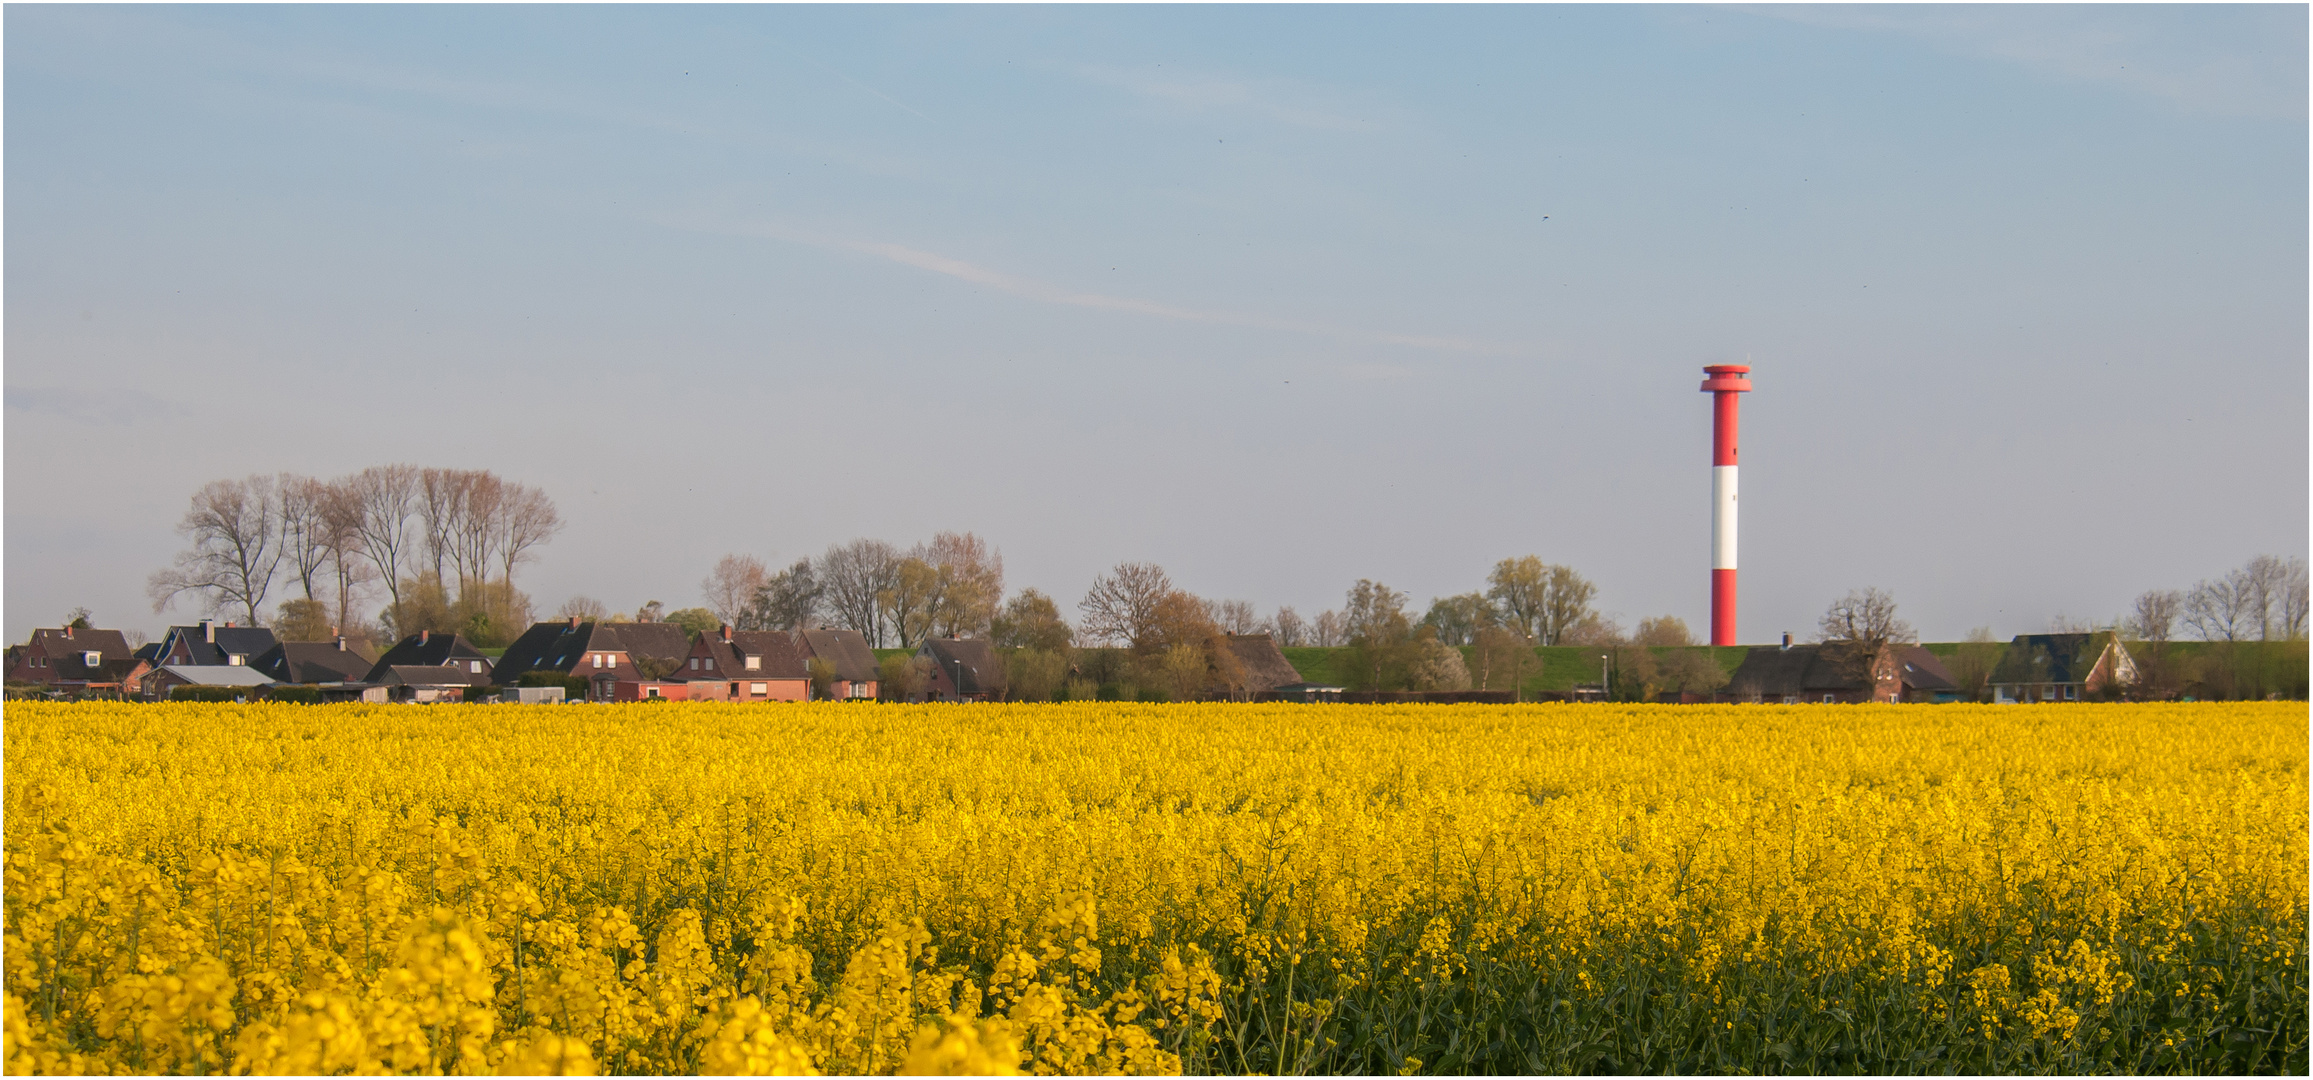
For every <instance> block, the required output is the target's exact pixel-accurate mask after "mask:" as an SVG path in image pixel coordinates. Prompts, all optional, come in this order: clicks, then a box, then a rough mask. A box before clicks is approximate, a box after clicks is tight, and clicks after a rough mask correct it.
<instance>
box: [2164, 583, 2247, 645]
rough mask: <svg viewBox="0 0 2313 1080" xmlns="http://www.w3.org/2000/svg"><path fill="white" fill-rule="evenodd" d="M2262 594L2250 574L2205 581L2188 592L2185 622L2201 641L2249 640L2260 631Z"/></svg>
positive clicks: (2186, 595)
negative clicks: (2259, 604) (2259, 593)
mask: <svg viewBox="0 0 2313 1080" xmlns="http://www.w3.org/2000/svg"><path fill="white" fill-rule="evenodd" d="M2260 599H2261V597H2259V596H2258V594H2257V588H2256V585H2255V584H2254V583H2253V582H2251V581H2250V580H2249V576H2248V574H2247V573H2245V572H2243V571H2240V570H2235V571H2233V572H2232V573H2229V574H2226V575H2225V576H2223V577H2221V578H2217V579H2216V580H2214V581H2208V580H2203V581H2200V582H2198V583H2196V584H2195V585H2194V586H2193V587H2192V588H2191V589H2190V590H2188V591H2187V592H2186V593H2185V599H2184V611H2183V616H2184V624H2185V627H2186V629H2189V630H2191V631H2192V633H2193V636H2194V637H2197V638H2199V639H2201V640H2202V641H2247V640H2249V639H2250V638H2251V637H2253V636H2254V635H2255V634H2256V633H2257V631H2258V622H2259V619H2260V617H2261V616H2262V615H2263V612H2261V611H2260V610H2259V609H2258V601H2259V600H2260Z"/></svg>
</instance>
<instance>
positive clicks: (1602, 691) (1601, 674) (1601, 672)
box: [1598, 650, 1607, 705]
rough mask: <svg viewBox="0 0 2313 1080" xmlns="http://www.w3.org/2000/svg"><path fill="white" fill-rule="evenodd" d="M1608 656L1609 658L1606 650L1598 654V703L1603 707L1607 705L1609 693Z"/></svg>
mask: <svg viewBox="0 0 2313 1080" xmlns="http://www.w3.org/2000/svg"><path fill="white" fill-rule="evenodd" d="M1606 656H1607V654H1606V652H1605V651H1604V650H1600V651H1599V654H1598V702H1599V704H1601V705H1603V704H1605V703H1606V693H1607V685H1606Z"/></svg>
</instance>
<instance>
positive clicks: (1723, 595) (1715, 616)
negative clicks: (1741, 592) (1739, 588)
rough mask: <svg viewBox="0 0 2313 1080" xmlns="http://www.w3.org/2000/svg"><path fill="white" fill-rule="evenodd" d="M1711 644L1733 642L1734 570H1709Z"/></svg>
mask: <svg viewBox="0 0 2313 1080" xmlns="http://www.w3.org/2000/svg"><path fill="white" fill-rule="evenodd" d="M1711 644H1713V645H1733V644H1735V572H1734V571H1733V570H1713V571H1711Z"/></svg>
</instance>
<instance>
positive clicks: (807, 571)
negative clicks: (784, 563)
mask: <svg viewBox="0 0 2313 1080" xmlns="http://www.w3.org/2000/svg"><path fill="white" fill-rule="evenodd" d="M825 592H826V589H825V587H824V586H822V585H821V584H820V583H819V575H818V574H817V572H816V571H814V570H813V569H812V568H811V560H809V559H797V560H795V565H793V566H790V567H788V568H787V569H785V570H781V571H779V572H778V573H776V574H773V575H771V576H770V577H768V578H766V579H764V581H763V585H762V587H761V588H758V589H756V590H755V598H754V599H753V600H752V601H749V603H748V604H747V610H746V611H744V612H742V613H741V615H740V621H739V628H740V629H742V630H804V629H809V628H810V626H811V624H812V622H813V621H814V620H816V619H817V618H818V616H819V609H820V604H821V598H822V596H823V594H824V593H825Z"/></svg>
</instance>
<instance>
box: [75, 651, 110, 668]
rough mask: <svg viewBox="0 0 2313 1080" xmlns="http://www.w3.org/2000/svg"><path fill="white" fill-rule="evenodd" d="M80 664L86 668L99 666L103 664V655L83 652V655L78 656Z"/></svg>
mask: <svg viewBox="0 0 2313 1080" xmlns="http://www.w3.org/2000/svg"><path fill="white" fill-rule="evenodd" d="M80 662H81V663H82V664H84V665H86V666H88V667H95V666H97V665H98V664H101V663H103V662H104V654H103V653H95V652H84V653H82V654H80Z"/></svg>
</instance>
